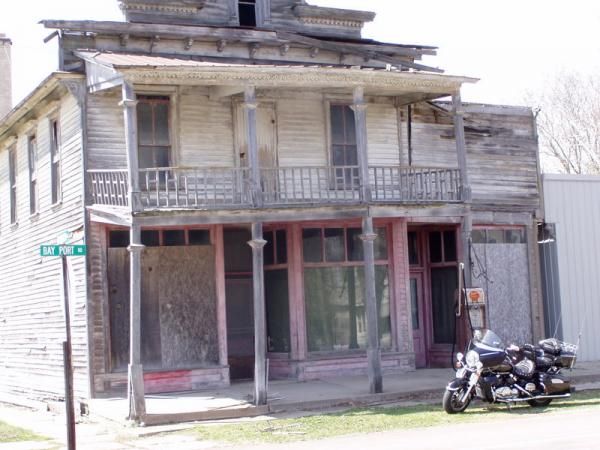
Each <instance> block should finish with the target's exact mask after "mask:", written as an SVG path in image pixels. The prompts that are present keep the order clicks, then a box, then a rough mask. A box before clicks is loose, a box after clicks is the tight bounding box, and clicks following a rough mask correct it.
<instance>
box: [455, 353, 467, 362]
mask: <svg viewBox="0 0 600 450" xmlns="http://www.w3.org/2000/svg"><path fill="white" fill-rule="evenodd" d="M464 357H465V355H463V354H462V353H461V352H458V353H457V354H456V360H457V361H460V362H462V360H463V358H464Z"/></svg>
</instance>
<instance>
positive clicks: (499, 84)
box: [0, 0, 600, 106]
mask: <svg viewBox="0 0 600 450" xmlns="http://www.w3.org/2000/svg"><path fill="white" fill-rule="evenodd" d="M4 2H6V3H9V2H8V0H4ZM309 3H311V4H316V5H321V6H330V7H338V8H349V9H363V10H364V9H366V10H371V11H375V12H376V13H377V17H376V18H375V21H374V22H373V23H370V24H368V25H367V26H366V27H365V29H364V32H363V35H364V37H368V38H371V39H376V40H380V41H384V42H393V43H401V44H422V45H434V46H437V47H439V50H438V55H437V56H435V57H426V59H424V63H425V64H428V65H431V66H436V67H439V68H442V69H444V70H445V71H446V73H448V74H452V75H465V76H470V77H475V78H479V79H480V81H479V82H478V83H476V84H475V85H472V86H466V87H464V88H463V99H464V100H465V101H470V102H479V103H495V104H510V105H523V104H527V102H526V100H525V98H526V95H527V93H533V94H535V93H536V92H539V91H541V90H543V89H544V86H545V85H547V84H548V82H549V81H550V80H551V79H552V77H553V76H554V75H555V74H557V73H559V72H561V71H565V70H577V71H579V72H583V73H597V74H600V36H599V34H600V1H596V0H570V1H564V0H503V1H489V0H487V1H486V0H419V1H406V0H369V1H365V0H312V1H309ZM9 4H10V7H7V6H4V8H3V12H2V14H0V33H5V34H7V35H8V37H10V38H11V39H12V41H13V50H12V52H13V54H12V56H13V103H14V104H16V103H18V102H19V101H20V100H21V99H23V98H24V97H25V96H26V95H27V94H28V93H30V92H31V91H32V90H33V89H34V88H35V87H36V86H37V85H38V84H39V82H40V81H42V80H43V79H44V78H45V77H46V76H47V75H48V74H49V73H50V72H51V71H53V70H55V69H56V68H57V63H58V53H57V52H58V50H57V46H56V40H53V41H52V42H50V43H48V44H44V43H43V39H44V38H45V37H46V36H48V35H49V34H50V33H51V32H52V31H53V30H47V29H45V28H44V27H43V26H42V25H39V24H38V22H39V21H40V20H42V19H81V20H83V19H88V20H89V19H93V20H122V17H123V16H122V14H121V11H120V10H119V7H118V2H117V0H95V1H90V0H29V1H20V2H19V1H17V2H10V3H9ZM529 106H535V105H529Z"/></svg>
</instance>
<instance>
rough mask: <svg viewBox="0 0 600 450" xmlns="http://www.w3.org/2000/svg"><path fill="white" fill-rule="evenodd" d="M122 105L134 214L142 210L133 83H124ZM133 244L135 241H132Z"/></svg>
mask: <svg viewBox="0 0 600 450" xmlns="http://www.w3.org/2000/svg"><path fill="white" fill-rule="evenodd" d="M121 91H122V97H123V99H122V100H121V103H120V105H121V106H123V115H124V118H125V147H126V150H127V183H128V190H129V208H130V209H131V211H133V212H137V211H141V210H142V202H141V198H140V172H139V162H138V130H137V100H136V99H135V93H134V91H133V86H132V84H131V83H129V82H127V81H124V82H123V86H122V89H121ZM132 242H133V241H132Z"/></svg>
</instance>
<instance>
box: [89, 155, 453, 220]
mask: <svg viewBox="0 0 600 450" xmlns="http://www.w3.org/2000/svg"><path fill="white" fill-rule="evenodd" d="M89 177H90V184H91V193H92V201H93V203H94V204H96V205H106V206H114V207H129V187H128V186H129V183H128V173H127V170H126V169H120V170H90V171H89ZM139 184H140V193H139V197H140V198H139V200H140V203H141V205H142V208H143V210H144V211H153V210H167V209H206V210H220V209H248V208H290V207H299V206H303V207H306V206H315V207H316V206H335V205H353V204H392V205H393V204H417V205H418V204H444V203H458V202H461V201H462V197H461V191H462V185H461V180H460V173H459V170H458V169H453V168H433V167H404V166H369V168H368V180H365V183H363V180H362V177H361V176H360V170H359V166H322V167H310V166H306V167H275V168H262V169H260V170H259V171H258V179H256V178H255V176H253V174H252V173H251V171H250V169H249V168H247V167H189V168H187V167H186V168H183V167H165V168H151V169H141V170H140V171H139Z"/></svg>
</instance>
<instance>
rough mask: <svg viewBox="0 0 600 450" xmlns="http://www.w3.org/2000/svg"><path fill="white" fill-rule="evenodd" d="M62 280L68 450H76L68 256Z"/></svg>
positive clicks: (63, 265) (63, 261) (63, 258)
mask: <svg viewBox="0 0 600 450" xmlns="http://www.w3.org/2000/svg"><path fill="white" fill-rule="evenodd" d="M61 263H62V278H63V301H64V311H65V331H66V333H65V335H66V340H65V341H64V342H63V361H64V375H65V409H66V418H67V444H68V447H67V448H68V450H76V446H77V442H76V437H75V402H74V398H73V363H72V347H71V312H70V308H69V272H68V267H67V256H66V255H64V254H63V255H62V256H61Z"/></svg>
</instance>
